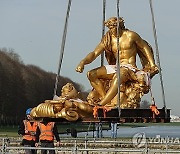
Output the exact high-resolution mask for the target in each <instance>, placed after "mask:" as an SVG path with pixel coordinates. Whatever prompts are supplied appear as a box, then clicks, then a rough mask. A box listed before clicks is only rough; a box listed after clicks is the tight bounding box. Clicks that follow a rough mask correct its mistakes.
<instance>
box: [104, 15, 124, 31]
mask: <svg viewBox="0 0 180 154" xmlns="http://www.w3.org/2000/svg"><path fill="white" fill-rule="evenodd" d="M117 22H118V21H117V17H111V18H109V19H108V20H107V21H105V22H104V24H105V26H107V27H108V28H109V29H113V28H117ZM119 25H120V27H121V28H124V20H123V18H120V19H119Z"/></svg>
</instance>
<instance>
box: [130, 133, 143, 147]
mask: <svg viewBox="0 0 180 154" xmlns="http://www.w3.org/2000/svg"><path fill="white" fill-rule="evenodd" d="M132 142H133V145H134V146H135V147H138V148H140V147H143V146H144V145H145V144H146V135H145V133H144V132H142V133H137V134H135V135H134V136H133V138H132Z"/></svg>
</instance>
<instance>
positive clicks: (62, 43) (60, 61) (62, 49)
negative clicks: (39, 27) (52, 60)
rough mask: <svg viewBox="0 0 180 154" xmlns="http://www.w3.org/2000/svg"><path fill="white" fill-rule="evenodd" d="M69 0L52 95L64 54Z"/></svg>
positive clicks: (55, 87) (55, 89)
mask: <svg viewBox="0 0 180 154" xmlns="http://www.w3.org/2000/svg"><path fill="white" fill-rule="evenodd" d="M71 2H72V0H69V2H68V7H67V13H66V20H65V24H64V31H63V37H62V42H61V50H60V58H59V66H58V71H57V75H56V81H55V85H54V96H55V95H56V94H57V86H58V78H59V76H60V71H61V65H62V60H63V56H64V48H65V43H66V35H67V27H68V19H69V13H70V8H71ZM54 96H53V97H54Z"/></svg>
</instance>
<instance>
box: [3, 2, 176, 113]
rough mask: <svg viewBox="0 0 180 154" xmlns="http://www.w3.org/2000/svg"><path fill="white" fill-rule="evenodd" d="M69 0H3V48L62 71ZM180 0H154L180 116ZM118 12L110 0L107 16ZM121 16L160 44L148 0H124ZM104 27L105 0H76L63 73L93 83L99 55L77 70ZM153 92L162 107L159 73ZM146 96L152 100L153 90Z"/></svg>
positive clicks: (170, 97)
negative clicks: (90, 74)
mask: <svg viewBox="0 0 180 154" xmlns="http://www.w3.org/2000/svg"><path fill="white" fill-rule="evenodd" d="M67 3H68V0H0V22H1V24H0V48H4V47H6V48H13V49H14V50H15V52H16V53H18V54H19V55H20V57H21V59H22V60H23V62H24V63H25V64H33V65H37V66H39V67H40V68H42V69H44V70H46V71H49V72H54V73H56V72H57V69H58V61H59V55H60V47H61V40H62V33H63V28H64V22H65V16H66V10H67ZM179 6H180V0H153V7H154V14H155V21H156V29H157V37H158V46H159V51H160V62H161V67H162V75H163V81H164V82H163V83H164V88H165V96H166V97H165V98H166V104H167V107H168V108H170V109H172V110H171V112H172V114H176V115H179V116H180V112H179V109H180V102H179V95H180V92H179V91H180V82H179V79H180V59H179V56H180V53H179V44H180V43H179V40H180V35H179V28H180V21H179V17H178V16H179V15H180V9H179ZM112 16H116V0H107V4H106V18H109V17H112ZM120 16H122V17H123V18H124V20H125V25H126V27H127V28H129V29H131V30H133V31H136V32H137V33H138V34H139V35H140V36H141V37H142V38H143V39H145V40H147V41H148V42H149V43H150V44H151V45H152V47H153V48H154V49H155V45H154V37H153V31H152V21H151V12H150V7H149V0H120ZM101 33H102V0H72V6H71V12H70V18H69V25H68V32H67V40H66V46H65V54H64V58H63V64H62V69H61V75H62V76H66V77H69V78H70V79H72V80H74V81H75V82H78V83H81V84H82V85H84V87H85V90H88V89H91V86H90V84H89V82H88V80H87V78H86V72H87V71H88V70H90V69H92V68H95V67H97V66H99V65H100V59H97V60H96V61H95V62H93V63H92V64H90V65H89V66H87V67H85V70H84V73H82V74H79V73H77V72H75V68H76V66H77V65H78V63H79V62H80V60H81V59H82V58H84V57H85V56H86V55H87V54H88V53H89V52H90V51H93V49H94V48H95V47H96V45H97V44H98V43H99V41H100V39H101ZM152 88H153V95H154V97H155V100H156V103H157V105H158V107H159V108H161V107H163V101H162V94H161V86H160V80H159V75H156V76H155V77H154V78H153V81H152ZM143 99H148V100H149V101H151V100H150V97H149V94H148V95H147V96H145V97H143Z"/></svg>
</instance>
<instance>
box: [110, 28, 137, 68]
mask: <svg viewBox="0 0 180 154" xmlns="http://www.w3.org/2000/svg"><path fill="white" fill-rule="evenodd" d="M131 35H133V33H132V32H129V31H126V30H123V32H122V35H121V37H120V39H119V46H120V63H121V64H131V65H133V66H136V54H137V46H136V44H135V42H134V40H133V39H132V37H131ZM111 39H112V40H111V45H112V52H113V54H114V56H115V57H116V58H117V37H116V36H114V35H112V36H111Z"/></svg>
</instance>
